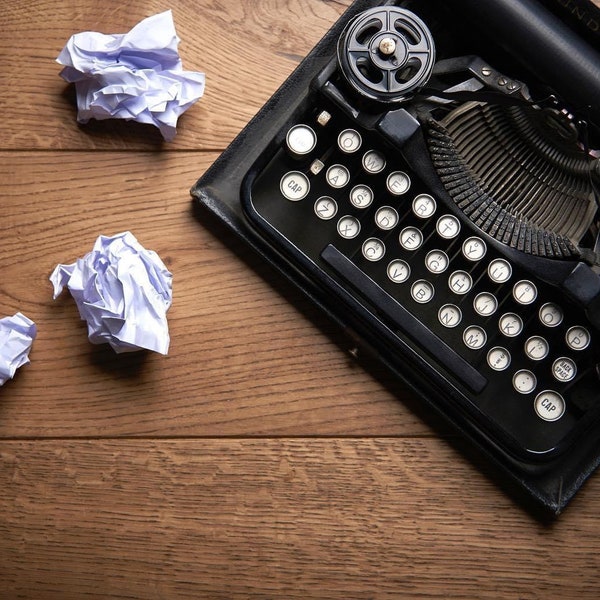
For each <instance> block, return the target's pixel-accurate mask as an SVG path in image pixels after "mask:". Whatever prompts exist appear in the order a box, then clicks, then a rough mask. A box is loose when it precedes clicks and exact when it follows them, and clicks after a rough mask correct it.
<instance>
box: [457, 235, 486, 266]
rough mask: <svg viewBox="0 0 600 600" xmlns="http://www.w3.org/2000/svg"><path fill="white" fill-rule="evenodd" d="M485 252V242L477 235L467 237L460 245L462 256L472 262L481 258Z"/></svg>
mask: <svg viewBox="0 0 600 600" xmlns="http://www.w3.org/2000/svg"><path fill="white" fill-rule="evenodd" d="M486 252H487V246H486V245H485V242H484V241H483V240H482V239H481V238H478V237H475V236H473V237H470V238H467V239H466V240H465V241H464V242H463V245H462V253H463V256H464V257H465V258H466V259H467V260H471V261H473V262H475V261H478V260H481V259H482V258H483V257H484V256H485V253H486Z"/></svg>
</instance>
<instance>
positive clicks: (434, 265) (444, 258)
mask: <svg viewBox="0 0 600 600" xmlns="http://www.w3.org/2000/svg"><path fill="white" fill-rule="evenodd" d="M449 262H450V259H449V258H448V255H447V254H446V253H445V252H444V251H443V250H430V251H429V252H428V253H427V256H426V257H425V266H426V267H427V269H428V270H429V271H431V272H432V273H443V272H444V271H445V270H446V269H447V268H448V264H449Z"/></svg>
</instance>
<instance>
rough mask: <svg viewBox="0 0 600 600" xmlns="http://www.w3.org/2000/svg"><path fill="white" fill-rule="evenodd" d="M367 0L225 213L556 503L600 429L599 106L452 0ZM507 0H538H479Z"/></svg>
mask: <svg viewBox="0 0 600 600" xmlns="http://www.w3.org/2000/svg"><path fill="white" fill-rule="evenodd" d="M357 4H359V5H360V6H358V7H353V9H354V10H353V9H350V10H349V11H348V12H349V14H348V15H346V16H345V17H344V18H343V19H342V22H341V23H339V24H338V26H337V29H336V28H334V30H332V32H330V39H329V40H328V41H326V42H322V46H324V48H325V50H327V51H329V56H328V57H327V52H325V51H324V50H323V49H321V54H320V55H319V56H321V55H325V56H326V60H315V61H312V62H310V64H309V66H306V65H304V71H303V69H302V66H301V68H300V78H302V77H303V78H304V81H305V82H306V87H305V92H304V93H303V94H300V95H299V96H298V99H297V101H296V102H294V103H291V105H290V107H289V110H287V111H286V112H281V113H276V110H275V109H273V108H271V112H273V114H277V115H278V119H274V123H275V124H274V125H272V126H271V130H270V136H269V137H268V139H267V140H266V141H264V140H263V142H262V145H261V147H260V150H259V151H257V152H256V154H255V155H253V156H252V163H251V164H250V165H249V166H248V169H247V171H246V172H245V173H243V176H242V177H241V178H240V182H239V183H240V187H239V191H238V194H239V199H238V202H239V205H240V207H241V208H240V211H239V214H238V218H239V219H241V221H240V222H243V223H244V224H243V225H239V223H238V224H237V225H236V226H235V227H234V228H239V227H244V228H247V231H245V232H244V233H243V235H244V236H245V237H246V236H247V237H248V238H251V239H252V238H255V239H260V240H261V241H260V242H257V245H258V246H260V248H261V252H263V253H264V254H265V255H266V256H267V258H269V252H270V251H272V252H273V261H274V262H276V263H277V264H278V266H280V268H282V269H283V270H284V271H285V270H287V271H288V277H290V279H292V280H293V279H294V277H295V275H294V273H297V274H298V275H297V277H298V281H299V285H300V287H304V288H307V289H308V290H309V294H311V295H316V296H318V297H319V301H320V302H321V303H323V304H324V305H326V307H327V308H328V310H329V311H330V312H333V313H335V314H336V315H337V316H338V317H339V319H340V321H341V322H342V323H344V324H346V325H347V326H348V327H349V328H352V329H353V330H355V331H357V332H358V335H359V336H361V337H363V338H364V339H365V342H366V344H365V345H366V346H368V347H370V348H372V349H373V350H374V352H375V353H376V354H377V355H378V356H379V357H381V359H382V360H383V361H384V362H385V363H386V364H387V365H388V366H390V368H391V369H392V370H393V371H394V372H395V373H397V374H398V375H399V376H400V377H401V378H402V379H403V380H404V381H405V382H407V383H408V384H409V385H410V386H411V387H412V389H414V390H415V391H416V392H417V393H418V394H420V395H421V396H422V397H423V398H424V399H425V400H426V401H427V402H429V403H431V404H433V405H434V406H435V407H436V408H438V409H439V410H440V412H442V413H443V414H445V415H446V416H448V417H449V419H450V420H451V421H452V422H453V423H455V424H458V427H459V429H461V430H462V431H464V432H466V433H467V435H468V437H470V438H471V439H475V441H476V442H477V443H478V444H479V445H482V446H483V447H484V448H485V450H486V452H487V453H488V454H489V455H490V456H492V457H493V458H494V460H495V462H499V463H502V464H503V465H504V468H505V469H506V470H507V471H509V472H510V473H511V474H512V475H513V478H514V479H515V480H517V481H518V482H519V483H520V484H521V485H522V487H524V488H525V489H526V490H527V492H528V493H529V494H530V495H532V496H534V497H537V499H538V500H541V502H542V504H545V505H547V506H549V507H550V508H551V510H552V511H554V512H559V511H560V509H561V508H562V507H563V506H564V503H565V502H566V501H568V497H569V496H570V495H572V493H574V490H575V489H576V488H577V487H578V486H579V485H580V484H581V480H582V479H583V478H584V477H585V476H587V474H589V472H590V471H591V470H593V468H595V465H596V464H597V460H596V458H595V457H594V456H592V457H591V458H590V452H589V451H588V450H587V449H586V450H585V451H583V450H581V448H580V446H582V440H586V439H587V440H589V442H588V443H589V447H594V446H595V445H597V444H595V443H594V440H595V441H596V442H600V393H599V390H600V328H599V324H600V300H599V298H600V278H599V275H598V273H599V272H600V269H599V268H598V264H600V258H599V257H600V254H598V252H599V249H600V242H599V238H598V236H599V229H598V222H597V217H598V215H597V209H598V204H597V203H598V187H599V186H600V166H599V163H600V160H599V159H598V156H600V153H599V152H598V151H597V149H598V148H600V143H599V141H600V140H599V137H598V129H597V126H598V119H597V116H596V115H595V114H594V112H593V111H594V107H593V108H592V109H588V110H587V111H586V109H585V104H583V103H582V98H581V97H578V98H577V99H575V100H574V99H573V98H571V97H569V95H568V94H566V93H565V89H564V88H565V86H562V87H561V85H560V81H558V82H552V81H547V80H546V79H543V80H540V78H539V73H538V72H536V68H535V67H534V68H532V69H531V70H529V69H527V67H526V66H525V65H524V64H523V61H520V60H519V57H517V56H511V55H510V53H509V52H507V51H506V49H505V44H503V40H501V39H500V40H498V42H499V43H497V44H494V43H493V42H490V41H489V40H488V39H486V34H485V32H483V31H480V32H475V33H474V31H475V30H476V27H474V25H473V23H474V22H476V19H475V21H473V20H471V21H469V19H468V18H467V17H466V16H460V15H459V16H456V15H453V17H452V18H451V17H450V16H449V15H448V12H447V9H444V7H443V3H439V2H426V1H422V2H417V1H414V2H395V3H391V2H389V3H386V4H381V5H380V4H378V3H375V2H362V3H357ZM474 4H476V3H473V2H468V1H465V2H462V1H461V2H459V3H458V5H459V6H460V7H462V10H463V11H465V12H464V15H467V14H468V13H469V10H470V9H471V7H472V6H473V5H474ZM485 4H486V5H487V4H488V3H485ZM492 5H493V6H492ZM514 5H518V6H519V7H520V8H521V9H523V8H524V9H529V10H534V9H535V10H537V9H538V8H540V10H543V9H542V8H541V7H537V6H535V5H534V4H533V3H532V2H531V0H526V1H523V2H516V1H515V0H496V1H494V2H490V3H489V6H488V8H489V7H490V6H491V9H492V10H496V9H497V10H500V11H507V10H508V11H509V12H510V9H511V7H513V8H514ZM457 11H458V12H460V11H459V9H457ZM502 14H503V13H502ZM506 14H509V13H506ZM535 14H536V15H539V13H537V12H536V13H535ZM543 14H544V15H545V14H546V13H543ZM538 18H541V17H538ZM545 18H546V17H545ZM555 21H558V20H557V19H555V17H553V16H552V15H551V14H550V13H548V15H547V21H544V22H545V23H551V24H552V23H555ZM534 25H535V24H534ZM531 26H532V25H531V23H529V24H527V27H531ZM543 29H544V28H543V27H539V28H538V30H537V31H539V30H543ZM573 40H574V41H573V43H574V44H575V45H576V50H577V51H578V52H586V54H585V56H586V58H587V59H588V60H589V61H591V64H592V67H591V68H592V71H593V69H594V68H595V69H599V70H600V64H598V63H596V62H595V55H594V54H593V51H591V52H592V53H591V54H587V47H586V48H584V49H581V48H580V47H579V46H578V45H577V44H578V43H579V41H578V39H577V38H576V36H574V37H573ZM488 42H489V43H488ZM515 52H516V53H518V52H519V46H518V44H516V51H515ZM488 54H489V56H488ZM590 56H591V59H590ZM572 59H573V57H572V56H571V57H569V60H572ZM305 62H306V61H305ZM576 62H578V64H579V66H581V61H579V60H576ZM584 68H586V67H585V65H584ZM572 75H573V74H572ZM557 76H558V77H559V78H560V73H559V74H557ZM573 76H579V77H583V76H585V73H583V74H582V73H577V74H575V75H573ZM566 87H568V86H566ZM578 93H579V92H578ZM591 93H592V94H593V90H592V92H591ZM279 94H280V95H281V94H284V92H279ZM280 100H281V99H280ZM583 100H585V98H583ZM582 107H583V108H582ZM263 112H265V114H268V112H269V108H266V109H263ZM259 118H260V115H259ZM249 128H250V129H252V123H251V124H250V126H249ZM202 185H203V183H202V180H201V181H200V182H199V184H198V186H199V187H198V189H202ZM198 189H197V190H196V191H195V192H193V193H195V194H196V195H198V197H199V198H200V199H201V200H202V201H203V202H205V203H206V197H207V196H206V194H205V193H199V192H198ZM217 212H218V211H217ZM269 249H271V250H269ZM275 256H276V258H274V257H275ZM312 290H320V291H319V292H317V293H315V292H313V291H312ZM583 446H586V444H583ZM586 448H587V446H586ZM574 456H577V458H576V459H575V458H573V457H574ZM557 465H560V466H557ZM565 465H567V466H565Z"/></svg>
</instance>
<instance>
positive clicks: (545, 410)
mask: <svg viewBox="0 0 600 600" xmlns="http://www.w3.org/2000/svg"><path fill="white" fill-rule="evenodd" d="M533 406H534V408H535V412H536V414H537V416H538V417H540V419H544V421H558V419H560V418H561V417H562V416H563V415H564V414H565V408H566V405H565V400H564V398H563V397H562V396H561V395H560V394H559V393H558V392H554V391H552V390H544V391H543V392H540V393H539V394H538V395H537V396H536V397H535V400H534V403H533Z"/></svg>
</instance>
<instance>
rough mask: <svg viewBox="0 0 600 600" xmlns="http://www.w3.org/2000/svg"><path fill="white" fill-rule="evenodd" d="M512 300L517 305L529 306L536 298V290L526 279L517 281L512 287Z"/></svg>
mask: <svg viewBox="0 0 600 600" xmlns="http://www.w3.org/2000/svg"><path fill="white" fill-rule="evenodd" d="M513 298H514V299H515V300H516V301H517V302H518V303H519V304H524V305H525V304H531V303H532V302H534V301H535V299H536V298H537V288H536V287H535V284H534V283H532V282H531V281H527V280H526V279H522V280H521V281H517V283H515V285H514V286H513Z"/></svg>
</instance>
